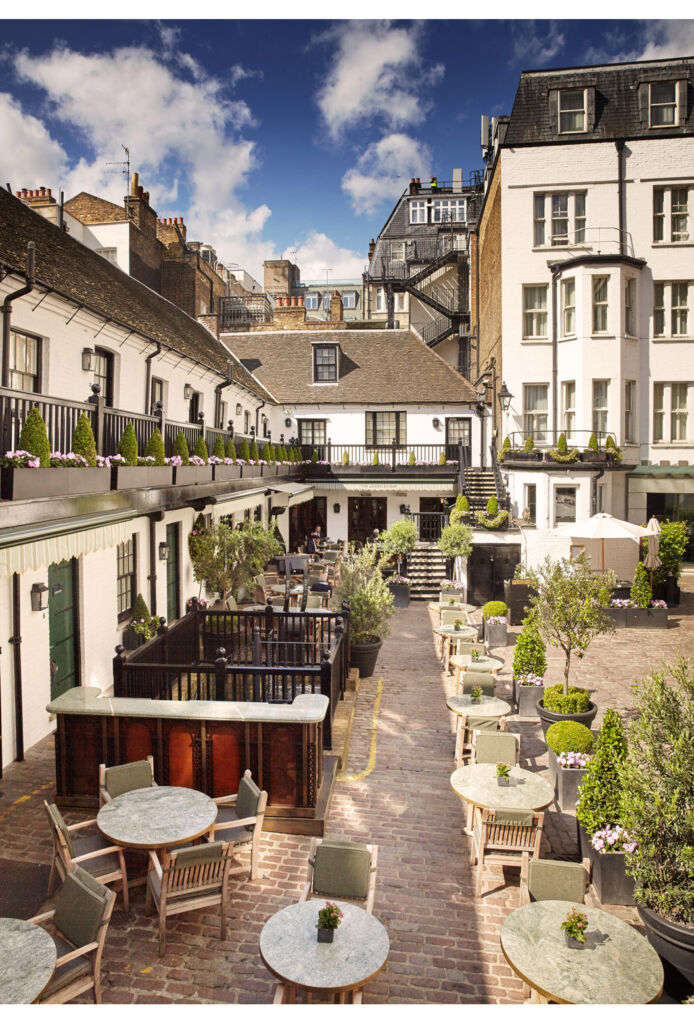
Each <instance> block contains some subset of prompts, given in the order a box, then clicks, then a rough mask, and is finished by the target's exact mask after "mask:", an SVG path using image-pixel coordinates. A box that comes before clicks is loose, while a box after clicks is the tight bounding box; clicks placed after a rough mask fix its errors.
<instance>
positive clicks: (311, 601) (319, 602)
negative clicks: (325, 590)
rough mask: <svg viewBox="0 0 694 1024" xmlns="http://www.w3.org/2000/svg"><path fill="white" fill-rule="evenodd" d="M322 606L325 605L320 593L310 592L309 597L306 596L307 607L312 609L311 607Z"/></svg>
mask: <svg viewBox="0 0 694 1024" xmlns="http://www.w3.org/2000/svg"><path fill="white" fill-rule="evenodd" d="M322 607H323V598H322V597H321V595H320V594H309V595H308V597H307V598H306V608H307V609H309V610H310V609H311V608H322Z"/></svg>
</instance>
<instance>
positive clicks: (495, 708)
mask: <svg viewBox="0 0 694 1024" xmlns="http://www.w3.org/2000/svg"><path fill="white" fill-rule="evenodd" d="M446 704H447V705H448V707H449V708H450V709H451V711H454V712H455V713H456V715H473V716H474V715H477V716H479V717H482V718H501V716H502V715H510V714H511V705H510V704H507V703H506V701H505V700H500V699H499V697H486V696H482V697H481V698H480V703H478V704H473V703H472V697H471V696H470V694H469V693H464V694H463V695H462V696H461V697H449V698H448V700H447V701H446Z"/></svg>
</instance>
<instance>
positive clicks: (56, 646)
mask: <svg viewBox="0 0 694 1024" xmlns="http://www.w3.org/2000/svg"><path fill="white" fill-rule="evenodd" d="M76 580H77V563H76V560H75V559H74V558H71V559H70V560H69V561H66V562H54V563H53V564H52V565H49V566H48V636H49V645H50V653H51V662H52V664H51V700H54V699H55V698H56V697H59V696H60V694H61V693H65V691H66V690H69V689H70V687H72V686H79V685H80V671H79V629H78V621H79V620H78V610H77V586H76Z"/></svg>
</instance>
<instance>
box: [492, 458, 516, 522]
mask: <svg viewBox="0 0 694 1024" xmlns="http://www.w3.org/2000/svg"><path fill="white" fill-rule="evenodd" d="M489 454H490V456H491V460H492V469H493V470H494V490H495V491H496V501H497V504H498V506H499V509H500V510H501V509H505V510H506V511H507V512H508V513H509V515H510V514H511V498H510V496H509V494H508V493H507V491H506V488H505V487H504V481H503V479H502V476H501V469H500V467H499V460H498V458H497V453H496V441H495V440H492V443H491V444H490V445H489Z"/></svg>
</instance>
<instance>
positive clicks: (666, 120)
mask: <svg viewBox="0 0 694 1024" xmlns="http://www.w3.org/2000/svg"><path fill="white" fill-rule="evenodd" d="M678 89H679V86H678V83H677V82H651V83H650V86H649V97H648V109H649V123H650V126H651V128H669V127H671V126H674V125H676V124H677V99H678Z"/></svg>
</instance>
